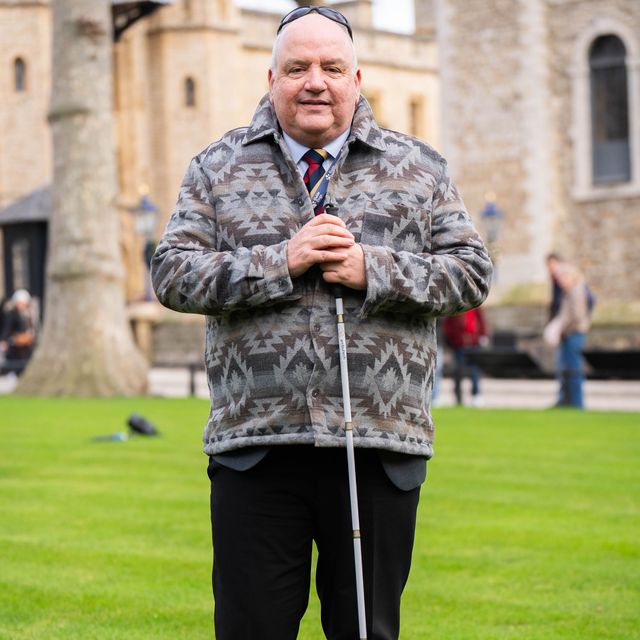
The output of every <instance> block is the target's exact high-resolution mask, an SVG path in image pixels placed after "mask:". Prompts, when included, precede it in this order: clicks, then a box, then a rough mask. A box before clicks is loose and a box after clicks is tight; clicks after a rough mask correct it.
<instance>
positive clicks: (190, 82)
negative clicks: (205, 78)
mask: <svg viewBox="0 0 640 640" xmlns="http://www.w3.org/2000/svg"><path fill="white" fill-rule="evenodd" d="M184 103H185V105H186V106H187V107H195V106H196V82H195V80H194V79H193V78H187V79H186V80H185V81H184Z"/></svg>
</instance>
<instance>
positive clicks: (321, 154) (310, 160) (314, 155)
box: [302, 149, 329, 166]
mask: <svg viewBox="0 0 640 640" xmlns="http://www.w3.org/2000/svg"><path fill="white" fill-rule="evenodd" d="M328 157H329V152H328V151H325V150H324V149H309V151H307V152H306V153H305V154H304V155H303V156H302V159H303V160H304V161H305V162H306V163H307V164H309V165H316V166H317V165H321V164H322V163H323V162H324V161H325V160H326V159H327V158H328Z"/></svg>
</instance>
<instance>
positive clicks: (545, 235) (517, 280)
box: [438, 0, 640, 324]
mask: <svg viewBox="0 0 640 640" xmlns="http://www.w3.org/2000/svg"><path fill="white" fill-rule="evenodd" d="M599 25H600V27H599ZM618 26H619V28H620V29H622V30H624V34H625V36H626V44H627V47H628V59H627V66H628V71H629V95H630V116H631V118H632V121H633V122H632V130H631V136H632V140H633V150H632V161H633V162H632V166H634V169H633V171H634V176H633V179H632V181H631V183H630V184H625V185H611V186H610V187H606V188H601V187H598V188H595V187H593V186H592V185H591V184H590V183H589V181H590V177H589V176H587V178H588V180H587V184H586V188H585V179H584V176H583V177H582V178H580V171H583V172H584V167H585V166H588V167H590V162H591V157H590V153H591V151H590V145H591V142H590V136H591V131H590V120H589V117H590V116H589V109H590V106H589V93H588V91H589V84H588V81H589V78H588V59H587V51H588V45H589V43H590V42H591V41H592V40H590V38H593V37H596V35H597V34H598V33H599V32H598V30H597V29H598V28H600V29H601V31H602V30H604V33H606V32H607V29H611V30H612V32H616V33H617V31H616V30H617V29H618ZM590 34H595V35H590ZM639 34H640V3H638V2H636V1H635V0H439V2H438V48H439V55H440V69H441V77H442V86H441V91H442V95H443V98H444V100H443V124H444V126H443V132H442V139H443V141H444V144H443V146H444V151H445V154H446V155H447V157H448V158H449V160H450V163H451V165H452V171H453V174H454V177H455V179H456V181H457V183H458V185H459V187H460V189H461V191H462V192H463V195H464V196H465V200H466V203H467V205H468V208H469V209H470V211H471V212H472V214H474V215H476V217H477V213H478V211H479V210H480V209H481V207H482V206H483V201H484V193H485V192H486V191H493V192H495V194H496V196H497V202H498V205H499V206H500V208H501V209H502V210H503V211H504V213H505V216H504V220H503V225H502V229H501V231H500V235H499V239H498V242H497V243H496V247H494V249H495V254H494V255H495V257H496V264H497V278H496V283H495V286H494V291H493V293H492V297H491V299H490V301H491V302H493V303H495V304H505V303H509V302H519V303H529V304H530V303H539V304H540V303H542V302H543V301H544V298H545V297H546V296H547V295H548V291H547V288H546V286H545V283H546V280H547V274H546V273H545V269H544V257H545V255H546V253H548V252H549V251H552V250H554V251H559V252H560V253H561V254H563V255H564V256H566V257H567V258H568V259H570V260H572V261H573V262H575V263H576V264H577V265H578V266H579V267H580V268H582V269H583V270H584V272H585V274H586V277H587V279H588V281H589V282H590V284H591V285H592V287H593V288H594V290H595V292H596V294H597V296H598V307H597V309H596V321H597V322H603V323H610V322H612V321H614V322H615V321H616V318H615V316H616V314H617V315H618V322H622V323H623V324H624V323H628V322H629V321H635V322H638V321H640V313H639V312H638V307H639V306H640V272H639V271H638V269H637V266H636V264H637V257H636V253H637V250H636V246H637V242H638V239H639V238H640V168H639V167H638V165H640V162H638V158H640V123H639V122H638V120H639V119H640V115H639V114H640V88H639V85H640V53H639V52H640V35H639ZM580 56H582V57H580ZM581 78H582V82H583V84H582V85H580V84H579V81H580V79H581ZM581 91H582V93H581ZM589 171H590V169H589ZM477 221H478V224H479V226H480V228H482V221H481V220H479V219H478V220H477Z"/></svg>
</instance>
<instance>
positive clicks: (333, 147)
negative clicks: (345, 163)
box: [282, 129, 351, 164]
mask: <svg viewBox="0 0 640 640" xmlns="http://www.w3.org/2000/svg"><path fill="white" fill-rule="evenodd" d="M350 132H351V129H347V130H346V131H345V132H344V133H341V134H340V135H339V136H338V137H337V138H335V140H332V141H331V142H329V143H328V144H325V145H324V147H323V149H324V150H325V151H328V152H329V153H330V154H331V156H332V157H333V158H337V157H338V154H339V153H340V149H342V146H343V145H344V143H345V141H346V140H347V138H348V137H349V133H350ZM282 137H283V138H284V141H285V142H286V143H287V147H289V151H290V152H291V157H292V158H293V161H294V162H295V163H296V164H298V163H299V162H300V160H302V156H303V155H304V154H305V153H307V151H309V147H305V146H304V145H303V144H300V143H299V142H298V141H296V140H294V139H293V138H292V137H291V136H290V135H289V134H288V133H287V132H286V131H283V132H282Z"/></svg>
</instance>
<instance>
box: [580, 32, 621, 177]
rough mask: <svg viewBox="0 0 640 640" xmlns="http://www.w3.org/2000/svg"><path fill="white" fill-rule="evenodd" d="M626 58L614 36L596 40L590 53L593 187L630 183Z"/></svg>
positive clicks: (619, 42)
mask: <svg viewBox="0 0 640 640" xmlns="http://www.w3.org/2000/svg"><path fill="white" fill-rule="evenodd" d="M625 58H626V49H625V46H624V43H623V42H622V40H620V38H618V37H617V36H614V35H603V36H600V37H599V38H596V39H595V40H594V41H593V43H592V45H591V48H590V49H589V75H590V80H591V140H592V150H593V182H594V184H602V183H611V182H629V181H630V180H631V160H630V148H629V99H628V81H627V67H626V62H625Z"/></svg>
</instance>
